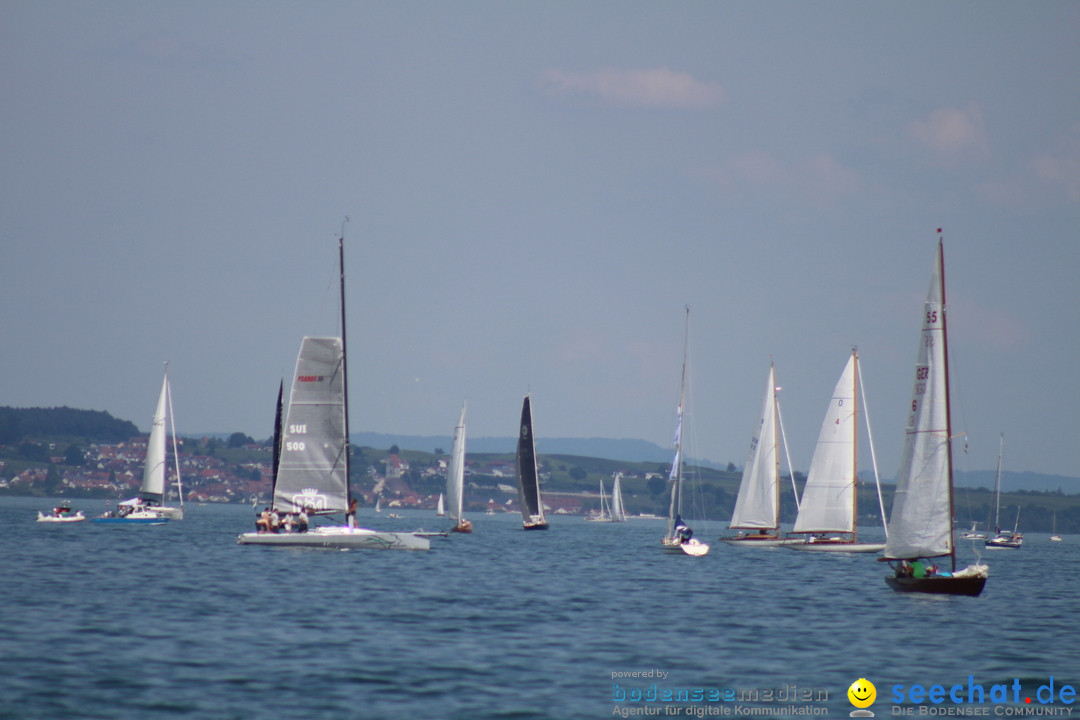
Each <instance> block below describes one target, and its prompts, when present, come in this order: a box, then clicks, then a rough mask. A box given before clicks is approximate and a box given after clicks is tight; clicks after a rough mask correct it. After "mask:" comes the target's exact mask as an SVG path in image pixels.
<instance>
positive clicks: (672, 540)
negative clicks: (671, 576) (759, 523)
mask: <svg viewBox="0 0 1080 720" xmlns="http://www.w3.org/2000/svg"><path fill="white" fill-rule="evenodd" d="M689 356H690V308H689V307H687V308H686V333H685V340H684V342H683V364H682V379H681V381H680V382H679V406H678V408H677V409H676V419H675V460H674V461H673V462H672V463H671V473H670V474H669V477H668V479H669V480H670V481H671V503H670V504H669V506H668V522H667V531H666V532H665V533H664V537H663V538H662V539H661V540H660V547H661V548H663V550H664V552H667V553H676V554H678V553H682V554H684V555H690V556H692V557H701V556H702V555H707V554H708V552H709V546H708V544H706V543H703V542H701V541H700V540H698V539H697V538H696V537H694V536H693V535H694V531H693V530H692V529H691V528H690V526H689V525H687V524H686V523H685V522H683V519H682V506H683V415H684V411H685V407H686V364H687V361H688V360H689Z"/></svg>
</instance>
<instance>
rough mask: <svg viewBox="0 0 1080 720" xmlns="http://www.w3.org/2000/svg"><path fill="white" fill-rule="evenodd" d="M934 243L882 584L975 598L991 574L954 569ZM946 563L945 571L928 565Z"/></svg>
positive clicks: (945, 358)
mask: <svg viewBox="0 0 1080 720" xmlns="http://www.w3.org/2000/svg"><path fill="white" fill-rule="evenodd" d="M940 232H941V231H940V230H939V231H938V233H939V238H938V247H937V254H936V256H935V259H934V270H933V274H932V275H931V280H930V289H929V290H928V291H927V295H926V303H925V305H924V308H923V314H922V322H921V326H922V331H921V333H920V339H919V354H918V360H917V362H916V364H915V379H914V388H913V390H912V395H911V405H910V412H909V414H908V423H907V430H906V433H905V434H906V441H905V443H904V452H903V455H902V459H901V463H900V471H899V473H898V474H897V481H896V495H895V497H894V499H893V506H892V514H891V515H890V517H889V538H888V541H887V542H886V543H885V552H884V557H882V558H881V560H883V561H887V562H889V564H890V565H891V566H892V568H893V572H894V574H893V575H889V576H886V577H885V582H886V583H887V584H888V585H889V587H891V588H892V589H894V590H896V591H898V592H920V593H935V594H944V595H978V594H979V593H981V592H982V591H983V587H984V586H985V585H986V577H987V574H988V572H989V568H988V567H987V566H986V565H982V564H974V565H969V566H968V567H966V568H964V569H963V570H960V571H957V569H956V541H955V538H954V537H953V523H954V519H955V511H954V508H953V468H952V417H951V415H950V412H949V355H948V337H949V336H948V332H947V330H946V324H945V308H946V305H945V248H944V243H943V242H942V240H941V238H940ZM945 556H948V558H949V563H950V569H949V570H948V571H946V570H943V569H937V568H936V567H935V565H934V563H933V562H931V561H930V559H931V558H940V557H945Z"/></svg>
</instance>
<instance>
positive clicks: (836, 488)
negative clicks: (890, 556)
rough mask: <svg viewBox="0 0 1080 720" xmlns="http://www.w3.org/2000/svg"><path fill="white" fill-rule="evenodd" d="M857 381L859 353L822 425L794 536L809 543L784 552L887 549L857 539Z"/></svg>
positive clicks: (842, 376) (850, 363)
mask: <svg viewBox="0 0 1080 720" xmlns="http://www.w3.org/2000/svg"><path fill="white" fill-rule="evenodd" d="M859 380H860V377H859V353H858V351H856V350H854V349H853V350H852V351H851V356H850V357H849V358H848V361H847V365H845V366H844V371H843V372H842V373H841V374H840V380H839V381H837V383H836V388H835V389H834V390H833V394H832V399H831V400H830V401H829V408H828V410H827V411H826V412H825V419H824V420H823V421H822V423H821V432H820V433H819V434H818V442H817V447H816V448H815V449H814V457H813V459H812V460H811V461H810V471H809V472H808V473H807V475H806V485H805V486H804V487H803V494H802V502H800V504H799V514H798V516H797V517H796V518H795V527H794V528H792V531H791V532H792V534H796V535H797V534H804V535H809V537H808V538H806V539H805V540H803V541H802V542H797V541H792V542H789V543H787V544H785V545H784V547H787V548H791V549H792V550H802V551H806V552H848V553H852V552H880V551H881V550H883V549H884V548H885V544H884V543H865V542H864V543H861V542H859V537H858V532H859V529H858V525H857V519H858V497H857V493H858V476H857V474H856V467H857V465H856V461H857V448H858V434H859V433H858V430H859V423H858V385H859ZM864 414H865V413H864ZM867 428H868V429H869V424H868V425H867ZM872 451H873V446H872V445H871V452H872ZM879 488H880V485H879ZM879 492H880V489H879ZM882 515H883V516H884V513H882Z"/></svg>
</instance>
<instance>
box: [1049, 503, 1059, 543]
mask: <svg viewBox="0 0 1080 720" xmlns="http://www.w3.org/2000/svg"><path fill="white" fill-rule="evenodd" d="M1050 542H1061V536H1060V535H1058V531H1057V510H1055V511H1054V517H1053V520H1051V521H1050Z"/></svg>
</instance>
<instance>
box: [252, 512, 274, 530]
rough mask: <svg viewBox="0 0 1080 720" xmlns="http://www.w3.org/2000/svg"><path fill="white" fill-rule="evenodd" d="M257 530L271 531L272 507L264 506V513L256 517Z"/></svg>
mask: <svg viewBox="0 0 1080 720" xmlns="http://www.w3.org/2000/svg"><path fill="white" fill-rule="evenodd" d="M255 531H256V532H261V533H268V532H270V508H268V507H267V508H263V511H262V514H261V515H259V517H257V518H255Z"/></svg>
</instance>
